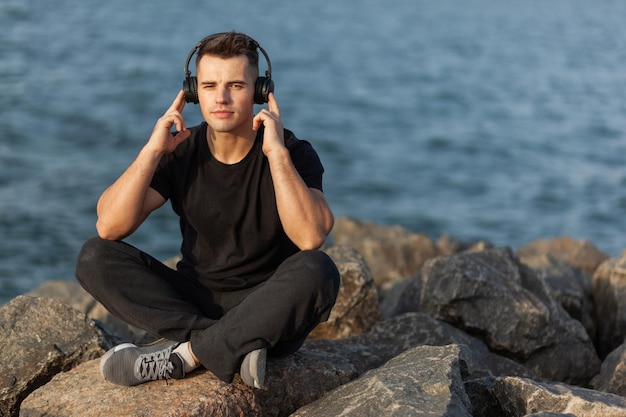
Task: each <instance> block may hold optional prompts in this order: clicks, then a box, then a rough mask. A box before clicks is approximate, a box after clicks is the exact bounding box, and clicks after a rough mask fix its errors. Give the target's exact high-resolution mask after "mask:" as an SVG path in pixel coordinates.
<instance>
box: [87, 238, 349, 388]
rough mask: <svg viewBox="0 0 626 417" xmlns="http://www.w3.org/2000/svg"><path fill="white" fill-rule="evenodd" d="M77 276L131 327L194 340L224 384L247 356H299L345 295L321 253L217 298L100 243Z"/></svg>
mask: <svg viewBox="0 0 626 417" xmlns="http://www.w3.org/2000/svg"><path fill="white" fill-rule="evenodd" d="M76 277H77V278H78V281H79V282H80V284H81V285H82V286H83V288H85V290H87V291H88V292H89V293H90V294H91V295H92V296H93V297H94V298H95V299H96V300H98V301H99V302H100V303H102V304H103V305H104V306H105V307H106V308H107V309H108V310H109V311H110V312H111V313H112V314H113V315H115V316H117V317H118V318H120V319H122V320H124V321H125V322H127V323H129V324H132V325H133V326H136V327H139V328H141V329H144V330H146V331H148V332H149V333H151V334H153V335H155V336H158V337H164V338H166V339H170V340H173V341H177V342H186V341H191V346H192V349H193V352H194V354H195V355H196V356H197V357H198V359H200V361H201V362H202V365H204V367H206V368H207V369H208V370H210V371H211V372H213V373H214V374H215V375H216V376H217V377H219V378H220V379H222V380H223V381H226V382H231V381H232V380H233V377H234V374H235V373H236V372H238V370H239V367H240V366H241V361H242V360H243V357H244V356H245V355H246V354H247V353H248V352H251V351H253V350H255V349H260V348H268V354H270V355H287V354H290V353H293V352H295V351H296V350H298V349H299V348H300V346H302V344H303V343H304V340H305V339H306V337H307V335H308V334H309V333H310V332H311V330H313V328H314V327H315V326H316V325H317V324H318V323H320V322H321V321H325V320H327V319H328V316H329V314H330V310H331V308H332V307H333V305H334V304H335V300H336V298H337V293H338V290H339V272H338V270H337V267H336V266H335V264H334V262H333V261H332V260H331V259H330V257H329V256H328V255H327V254H326V253H324V252H322V251H319V250H311V251H302V252H298V253H296V254H295V255H293V256H291V257H290V258H287V259H286V260H285V261H284V262H283V263H282V264H281V265H280V266H279V268H278V269H277V270H276V271H275V273H274V274H273V275H272V277H270V278H269V279H268V280H267V281H265V282H263V283H261V284H259V285H257V286H255V287H253V288H248V289H243V290H237V291H228V292H217V291H213V290H209V289H208V288H206V287H204V286H202V285H200V284H199V283H198V281H196V280H194V279H192V278H189V277H187V276H185V275H183V274H181V273H179V272H177V271H174V270H172V269H170V268H168V267H167V266H165V265H164V264H162V263H161V262H159V261H158V260H156V259H154V258H153V257H151V256H150V255H148V254H146V253H144V252H142V251H140V250H138V249H137V248H135V247H133V246H131V245H129V244H127V243H124V242H121V241H110V240H104V239H100V238H98V237H95V238H92V239H90V240H88V241H87V242H86V243H85V244H84V246H83V248H82V250H81V252H80V254H79V256H78V262H77V266H76Z"/></svg>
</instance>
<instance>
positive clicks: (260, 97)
mask: <svg viewBox="0 0 626 417" xmlns="http://www.w3.org/2000/svg"><path fill="white" fill-rule="evenodd" d="M273 92H274V81H272V79H271V78H269V77H259V78H257V79H256V83H255V86H254V102H255V103H256V104H263V103H267V101H268V100H269V96H270V93H273Z"/></svg>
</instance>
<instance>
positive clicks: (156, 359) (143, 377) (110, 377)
mask: <svg viewBox="0 0 626 417" xmlns="http://www.w3.org/2000/svg"><path fill="white" fill-rule="evenodd" d="M179 344H180V343H178V342H172V341H170V340H159V341H157V342H155V343H153V344H151V345H147V346H136V345H133V344H132V343H124V344H121V345H118V346H116V347H114V348H113V349H110V350H109V351H108V352H107V353H105V355H104V356H103V357H102V359H101V360H100V374H101V375H102V377H103V378H104V379H105V380H106V381H109V382H111V383H113V384H117V385H124V386H128V387H129V386H133V385H139V384H143V383H144V382H148V381H156V380H159V379H166V380H167V379H171V378H174V379H182V378H184V377H185V368H184V366H183V360H182V358H181V357H180V355H178V353H172V350H174V349H176V347H177V346H178V345H179Z"/></svg>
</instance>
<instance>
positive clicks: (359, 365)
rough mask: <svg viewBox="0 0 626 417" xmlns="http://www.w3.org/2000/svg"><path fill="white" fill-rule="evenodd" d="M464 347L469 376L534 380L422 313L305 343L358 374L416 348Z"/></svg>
mask: <svg viewBox="0 0 626 417" xmlns="http://www.w3.org/2000/svg"><path fill="white" fill-rule="evenodd" d="M450 344H458V345H465V346H468V347H469V349H470V352H471V355H472V358H471V359H472V360H471V361H470V362H469V363H468V366H469V369H468V373H469V374H470V375H472V376H473V377H476V378H478V377H485V376H501V375H516V376H524V377H531V378H532V377H536V375H535V374H534V373H533V372H532V371H530V370H529V369H527V368H526V367H524V366H522V365H520V364H518V363H516V362H514V361H512V360H510V359H508V358H505V357H502V356H500V355H497V354H495V353H493V352H491V351H489V349H488V348H487V346H486V345H485V344H484V343H483V342H482V341H481V340H479V339H477V338H475V337H472V336H470V335H468V334H467V333H465V332H463V331H462V330H459V329H457V328H455V327H453V326H451V325H450V324H448V323H444V322H441V321H438V320H435V319H433V318H432V317H429V316H428V315H426V314H424V313H407V314H404V315H401V316H397V317H394V318H393V319H390V320H387V321H384V322H381V323H378V324H376V325H375V326H374V327H373V328H372V329H371V330H370V331H369V332H367V333H364V334H361V335H358V336H354V337H350V338H347V339H344V340H339V341H328V340H307V342H306V343H305V345H304V346H305V347H306V348H307V349H309V350H314V351H324V352H327V353H330V354H333V355H337V356H340V357H343V358H346V359H347V360H348V361H349V362H350V363H352V364H353V365H354V366H355V368H356V369H357V372H358V374H362V373H364V372H366V371H368V370H370V369H374V368H377V367H379V366H381V365H382V364H384V363H385V362H387V361H388V360H390V359H392V358H394V357H395V356H397V355H399V354H401V353H402V352H404V351H406V350H409V349H412V348H414V347H417V346H424V345H430V346H445V345H450Z"/></svg>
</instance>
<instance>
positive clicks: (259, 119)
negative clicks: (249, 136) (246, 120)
mask: <svg viewBox="0 0 626 417" xmlns="http://www.w3.org/2000/svg"><path fill="white" fill-rule="evenodd" d="M264 119H265V117H264V116H263V114H262V111H261V112H259V113H257V115H256V116H254V119H252V130H259V128H260V127H261V124H262V123H263V120H264Z"/></svg>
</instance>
